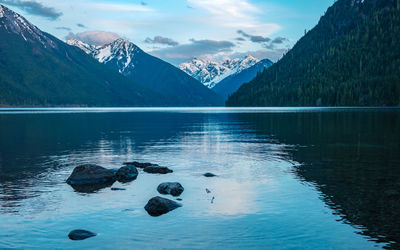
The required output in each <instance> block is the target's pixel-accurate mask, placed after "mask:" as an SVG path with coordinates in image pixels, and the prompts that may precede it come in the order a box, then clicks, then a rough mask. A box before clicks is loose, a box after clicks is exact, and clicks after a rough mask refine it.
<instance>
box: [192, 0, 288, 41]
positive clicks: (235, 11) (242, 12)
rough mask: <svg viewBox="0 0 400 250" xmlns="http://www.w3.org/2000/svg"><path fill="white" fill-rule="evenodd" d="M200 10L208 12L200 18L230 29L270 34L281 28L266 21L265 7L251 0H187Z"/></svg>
mask: <svg viewBox="0 0 400 250" xmlns="http://www.w3.org/2000/svg"><path fill="white" fill-rule="evenodd" d="M187 3H188V4H189V5H190V6H194V7H195V8H196V10H197V11H198V12H200V11H205V12H206V14H205V15H203V16H202V18H201V19H199V20H200V21H201V22H203V23H206V24H208V25H212V27H214V26H220V27H224V28H230V29H234V30H237V29H242V30H243V29H245V30H248V31H252V32H253V33H257V34H263V35H264V36H269V35H271V34H273V33H275V32H277V31H279V30H280V29H281V26H280V25H278V24H276V23H265V22H264V21H263V19H264V18H263V17H264V16H265V13H264V10H265V6H264V5H265V4H263V6H264V7H262V8H261V7H259V6H257V5H255V4H253V3H250V1H249V0H187Z"/></svg>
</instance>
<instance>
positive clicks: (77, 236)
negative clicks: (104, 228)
mask: <svg viewBox="0 0 400 250" xmlns="http://www.w3.org/2000/svg"><path fill="white" fill-rule="evenodd" d="M94 236H96V234H95V233H92V232H90V231H87V230H82V229H77V230H73V231H71V232H70V233H69V234H68V238H70V239H71V240H84V239H87V238H90V237H94Z"/></svg>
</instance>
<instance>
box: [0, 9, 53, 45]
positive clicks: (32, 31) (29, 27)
mask: <svg viewBox="0 0 400 250" xmlns="http://www.w3.org/2000/svg"><path fill="white" fill-rule="evenodd" d="M0 28H2V29H5V30H6V31H7V32H8V33H14V34H17V35H20V36H22V38H23V39H24V40H25V41H29V42H31V43H40V44H41V45H42V46H44V47H45V48H56V43H55V42H54V41H53V40H52V39H50V37H48V36H46V35H45V34H44V33H43V32H42V31H40V30H39V29H38V28H37V27H36V26H35V25H33V24H31V23H30V22H28V21H27V20H26V19H25V18H23V17H22V16H21V15H19V14H17V13H15V12H14V11H12V10H10V9H9V8H7V7H5V6H4V5H0Z"/></svg>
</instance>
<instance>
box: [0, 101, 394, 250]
mask: <svg viewBox="0 0 400 250" xmlns="http://www.w3.org/2000/svg"><path fill="white" fill-rule="evenodd" d="M399 144H400V110H398V109H350V108H336V109H327V108H325V109H315V108H283V109H280V108H269V109H260V108H254V109H224V108H217V109H211V108H204V109H188V108H187V109H175V108H169V109H102V108H98V109H1V110H0V248H31V247H34V248H52V249H55V248H64V249H65V248H89V247H100V248H127V249H129V248H130V249H131V248H177V247H183V248H201V249H205V248H211V249H221V248H223V249H239V248H242V249H243V248H249V249H255V248H273V249H292V248H314V249H326V248H332V249H348V248H353V249H372V248H383V247H393V248H396V247H399V246H400V245H399V243H400V226H398V225H399V223H398V222H399V219H398V218H400V217H399V216H400V214H399V213H400V212H399V211H400V145H399ZM133 160H137V161H146V162H153V163H157V164H160V165H163V166H167V167H169V168H171V169H173V170H174V173H173V174H170V175H150V174H146V173H144V172H140V173H139V177H138V179H137V180H135V181H133V182H131V183H127V184H121V183H118V182H117V183H114V185H113V187H124V188H126V190H125V191H111V189H110V188H109V187H108V188H104V189H100V190H97V191H96V192H93V193H81V192H77V191H76V190H74V189H73V188H72V187H70V186H69V185H67V184H66V183H65V180H66V179H67V178H68V176H69V174H70V173H71V171H72V170H73V168H74V167H75V166H77V165H79V164H83V163H95V164H99V165H102V166H104V167H107V168H118V167H120V166H122V163H123V162H125V161H133ZM205 172H213V173H215V174H217V175H218V177H217V178H205V177H203V176H202V174H203V173H205ZM164 181H179V182H180V183H182V185H183V186H184V187H185V191H184V193H183V194H182V196H181V198H182V199H183V201H182V204H183V207H181V208H179V209H176V210H174V211H172V212H170V213H168V214H166V215H163V216H161V217H157V218H154V217H151V216H149V215H148V214H147V213H146V211H145V210H144V209H143V207H144V205H145V204H146V203H147V201H148V200H149V199H150V198H151V197H153V196H156V195H158V193H157V191H156V187H157V185H158V184H159V183H161V182H164ZM206 188H207V189H209V190H211V193H209V194H208V193H207V192H206V191H205V189H206ZM166 197H168V196H166ZM213 197H214V199H213ZM169 198H171V197H169ZM78 228H83V229H87V230H91V231H93V232H96V233H98V235H97V236H96V237H94V238H90V239H87V240H85V241H79V242H75V241H70V240H69V239H68V238H67V234H68V233H69V231H71V230H73V229H78Z"/></svg>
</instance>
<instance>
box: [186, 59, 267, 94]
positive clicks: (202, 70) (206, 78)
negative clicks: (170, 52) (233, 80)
mask: <svg viewBox="0 0 400 250" xmlns="http://www.w3.org/2000/svg"><path fill="white" fill-rule="evenodd" d="M259 61H260V60H258V59H257V58H254V57H252V56H250V55H248V56H245V57H243V58H234V59H230V58H226V59H224V60H223V61H220V62H217V61H212V60H203V59H198V58H194V59H192V60H191V61H190V62H186V63H182V64H181V65H179V68H180V69H181V70H183V71H184V72H186V73H187V74H188V75H190V76H192V77H193V78H195V79H196V80H198V81H200V82H201V83H203V84H204V85H205V86H207V87H209V88H212V87H214V86H215V85H216V84H218V83H219V82H220V81H222V80H223V79H225V78H226V77H228V76H230V75H233V74H238V73H240V72H242V71H243V70H245V69H247V68H250V67H252V66H253V65H255V64H256V63H258V62H259Z"/></svg>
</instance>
